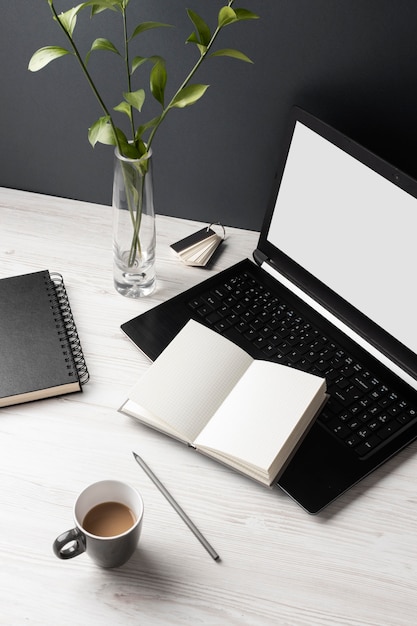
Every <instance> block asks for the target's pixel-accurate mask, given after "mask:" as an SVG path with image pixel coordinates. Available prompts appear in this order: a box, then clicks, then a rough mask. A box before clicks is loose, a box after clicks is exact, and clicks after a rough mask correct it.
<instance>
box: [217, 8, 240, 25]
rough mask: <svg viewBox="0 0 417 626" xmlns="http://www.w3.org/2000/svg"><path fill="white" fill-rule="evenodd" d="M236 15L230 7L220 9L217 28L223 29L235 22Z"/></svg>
mask: <svg viewBox="0 0 417 626" xmlns="http://www.w3.org/2000/svg"><path fill="white" fill-rule="evenodd" d="M236 20H237V17H236V13H235V12H234V11H233V9H231V8H230V7H222V8H221V9H220V11H219V16H218V27H219V28H223V26H227V25H228V24H231V23H232V22H236Z"/></svg>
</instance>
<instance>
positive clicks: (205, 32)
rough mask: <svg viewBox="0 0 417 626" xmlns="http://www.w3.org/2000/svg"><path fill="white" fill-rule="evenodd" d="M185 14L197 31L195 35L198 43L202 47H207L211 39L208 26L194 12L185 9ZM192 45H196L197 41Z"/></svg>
mask: <svg viewBox="0 0 417 626" xmlns="http://www.w3.org/2000/svg"><path fill="white" fill-rule="evenodd" d="M187 13H188V17H189V18H190V20H191V21H192V23H193V24H194V26H195V27H196V29H197V33H198V35H199V40H198V43H200V44H202V45H203V46H207V45H208V44H209V42H210V39H211V31H210V28H209V26H208V25H207V24H206V22H205V21H204V20H203V19H202V18H201V17H200V16H199V15H198V14H197V13H195V11H192V10H191V9H187ZM194 43H197V41H194Z"/></svg>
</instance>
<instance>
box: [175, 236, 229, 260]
mask: <svg viewBox="0 0 417 626" xmlns="http://www.w3.org/2000/svg"><path fill="white" fill-rule="evenodd" d="M223 239H224V237H221V236H220V235H218V234H217V233H215V232H214V230H212V229H211V228H210V227H209V226H208V227H206V228H202V229H201V230H199V231H198V232H196V233H193V234H192V235H189V236H188V237H185V239H181V241H177V243H173V244H171V248H172V250H173V251H174V252H175V254H176V255H177V256H178V257H179V258H180V259H181V261H183V262H184V263H185V264H186V265H193V266H199V267H202V266H204V265H207V263H208V262H209V261H210V259H211V257H212V256H213V254H214V253H215V251H216V250H217V248H218V247H219V245H220V244H221V242H222V241H223Z"/></svg>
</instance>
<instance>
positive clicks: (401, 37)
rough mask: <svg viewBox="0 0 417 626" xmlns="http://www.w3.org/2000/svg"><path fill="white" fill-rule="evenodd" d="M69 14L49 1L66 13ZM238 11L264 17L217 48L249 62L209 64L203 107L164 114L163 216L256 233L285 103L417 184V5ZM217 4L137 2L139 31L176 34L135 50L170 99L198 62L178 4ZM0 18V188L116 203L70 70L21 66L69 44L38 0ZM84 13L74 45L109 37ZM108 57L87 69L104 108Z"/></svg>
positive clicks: (201, 0) (158, 36) (108, 162)
mask: <svg viewBox="0 0 417 626" xmlns="http://www.w3.org/2000/svg"><path fill="white" fill-rule="evenodd" d="M75 4H76V2H75V0H74V1H73V2H66V1H62V2H59V0H58V2H57V6H58V7H59V8H60V10H65V9H67V8H69V7H70V6H73V5H75ZM238 4H239V5H240V6H244V7H246V8H248V9H251V10H253V11H255V12H257V13H258V14H259V15H260V16H261V19H260V20H258V21H256V22H247V23H241V24H236V25H233V26H230V27H228V29H225V30H224V32H223V35H222V40H221V42H219V45H221V47H226V46H227V47H235V48H239V49H241V50H243V51H244V52H246V53H247V54H248V55H249V56H250V57H251V58H252V59H253V60H254V62H255V64H254V65H253V66H252V65H247V64H244V63H240V62H237V61H234V60H232V59H225V58H219V59H213V60H211V61H210V62H209V63H208V64H207V65H206V66H205V68H203V69H202V70H201V72H200V74H199V76H198V78H197V79H196V80H198V82H204V83H209V84H210V85H211V87H210V89H209V91H208V92H207V94H206V96H205V97H204V98H203V100H201V101H200V102H199V103H197V104H196V105H195V106H193V107H191V108H188V109H185V110H182V111H173V112H171V114H170V116H169V117H168V118H167V120H166V122H165V126H164V127H163V128H161V133H160V134H159V136H158V137H157V139H156V140H155V143H154V161H155V169H154V172H155V196H156V198H155V199H156V208H157V211H158V212H159V213H161V214H165V215H175V216H180V217H188V218H196V219H201V220H205V221H217V220H220V221H222V222H223V223H224V224H225V225H236V226H242V227H246V228H252V229H259V227H260V225H261V222H262V216H263V212H264V209H265V205H266V202H267V198H268V194H269V188H270V181H271V177H272V176H273V172H274V168H275V163H276V161H277V156H278V153H279V148H280V140H281V137H282V134H283V129H284V123H285V118H286V115H287V113H288V110H289V108H290V107H291V106H292V105H293V104H297V105H300V106H303V107H305V108H307V109H308V110H310V111H311V112H313V113H315V114H318V115H319V116H321V117H323V118H324V119H325V120H327V121H328V122H330V123H332V124H335V125H337V126H338V127H339V128H341V129H342V130H343V131H345V132H347V133H349V134H351V135H352V136H353V137H354V138H355V139H357V140H359V141H360V142H361V143H364V144H365V145H367V146H368V147H370V148H371V149H373V150H375V151H376V152H378V153H380V154H381V155H382V156H383V157H385V158H386V159H388V160H390V161H392V162H393V163H394V164H395V165H397V166H398V167H400V168H402V169H404V170H405V171H406V172H408V173H409V174H411V175H413V176H417V161H416V157H415V152H416V150H415V147H416V145H417V142H416V139H417V125H416V112H417V87H416V82H417V46H416V43H415V42H416V34H417V4H416V2H415V0H245V1H243V0H242V3H238ZM219 6H221V2H217V0H211V2H207V0H187V2H185V1H183V0H142V1H141V2H135V0H132V2H131V7H132V12H133V13H134V21H139V19H143V20H149V19H153V20H159V21H164V22H170V23H173V24H175V25H176V26H177V28H176V29H171V30H159V31H151V32H149V33H148V34H146V36H144V37H143V39H142V40H141V41H142V43H143V45H144V46H145V48H143V49H142V50H141V53H142V54H144V55H148V54H161V55H163V56H166V57H167V59H168V72H169V83H168V88H167V91H168V93H172V90H174V88H175V87H176V86H177V85H178V83H179V81H180V80H181V79H182V77H183V76H184V75H185V72H186V71H187V70H188V68H190V67H191V65H192V63H193V59H194V54H195V51H194V48H193V47H191V46H185V45H184V43H183V42H184V40H185V39H186V37H187V36H188V35H189V34H190V32H191V27H190V23H189V21H188V17H187V15H186V12H185V9H186V7H190V8H193V9H194V10H195V11H197V12H199V13H201V14H202V15H203V16H205V17H207V19H209V18H210V17H211V18H212V17H213V16H214V13H215V12H217V10H218V7H219ZM0 15H1V20H0V81H1V86H2V91H1V96H0V138H1V146H2V164H1V170H0V185H2V186H6V187H12V188H18V189H25V190H31V191H38V192H42V193H46V194H54V195H58V196H63V197H69V198H75V199H81V200H87V201H92V202H99V203H103V204H110V203H111V184H112V159H113V154H112V148H110V147H107V146H101V145H100V146H97V147H96V148H95V149H94V150H93V149H92V148H91V147H90V145H89V143H88V141H87V128H88V127H89V125H91V123H92V122H93V121H94V120H95V119H96V118H97V117H98V116H99V115H100V114H101V112H100V110H99V109H98V107H97V104H96V101H95V100H94V98H93V96H92V94H91V93H90V90H89V87H88V86H87V84H86V83H85V81H84V78H83V76H82V75H81V73H80V71H79V68H78V66H77V65H76V63H75V61H74V60H73V59H72V58H70V57H66V58H64V59H60V60H57V61H55V62H54V63H52V64H51V65H49V66H48V67H47V68H45V69H43V70H42V71H40V72H38V73H36V74H33V73H30V72H28V71H27V69H26V68H27V63H28V60H29V58H30V56H31V54H32V53H33V52H34V50H35V49H37V48H39V47H41V46H44V45H48V44H59V45H63V44H64V40H63V38H62V36H61V33H60V32H59V30H58V28H57V26H56V24H54V23H53V22H52V20H51V19H50V16H49V7H48V4H47V2H46V0H13V1H12V2H3V3H2V6H1V7H0ZM86 17H87V16H83V19H82V20H81V19H80V22H79V26H78V27H77V32H78V34H79V37H80V41H81V44H80V46H81V48H82V49H85V48H86V47H87V46H88V44H89V42H91V41H92V40H93V39H94V38H95V37H96V36H107V37H108V38H110V39H114V38H115V36H114V31H112V30H111V28H112V27H111V25H110V19H109V18H110V17H112V16H111V15H107V14H103V16H101V19H100V20H93V22H91V23H90V22H89V19H88V18H87V19H85V18H86ZM91 29H92V30H91ZM170 58H171V59H172V58H173V59H174V62H173V61H172V60H171V61H169V59H170ZM116 61H117V59H116V57H115V56H114V55H111V54H109V53H105V52H102V53H96V55H95V57H94V58H93V59H92V63H91V69H92V70H93V71H94V73H95V75H96V77H97V81H98V83H99V84H100V85H102V88H103V90H104V93H105V94H106V95H107V94H108V95H109V97H110V102H111V105H113V104H115V103H117V102H118V101H119V100H120V99H121V98H120V94H121V91H122V89H123V86H122V85H121V84H120V83H119V79H118V73H117V69H116V65H117V64H116ZM113 93H116V95H115V96H112V95H111V94H113Z"/></svg>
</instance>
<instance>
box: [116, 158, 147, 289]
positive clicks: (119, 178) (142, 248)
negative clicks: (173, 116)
mask: <svg viewBox="0 0 417 626" xmlns="http://www.w3.org/2000/svg"><path fill="white" fill-rule="evenodd" d="M155 243H156V235H155V211H154V204H153V181H152V155H151V153H150V152H148V153H147V154H145V155H144V156H143V157H141V158H140V159H129V158H127V157H124V156H121V155H120V153H119V152H118V150H117V149H116V151H115V159H114V179H113V277H114V286H115V288H116V290H117V291H118V292H119V293H120V294H122V295H123V296H126V297H129V298H140V297H142V296H148V295H149V294H151V293H152V292H153V291H154V289H155V286H156V274H155Z"/></svg>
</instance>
